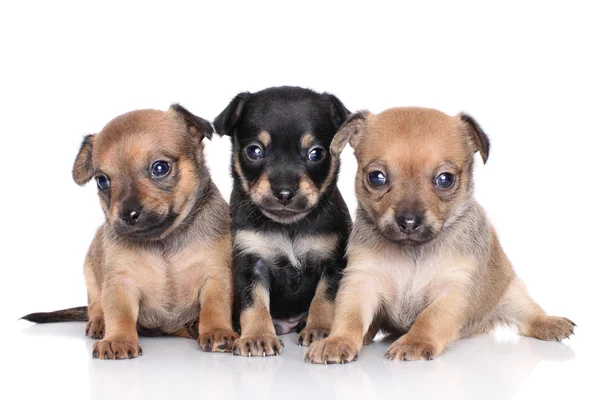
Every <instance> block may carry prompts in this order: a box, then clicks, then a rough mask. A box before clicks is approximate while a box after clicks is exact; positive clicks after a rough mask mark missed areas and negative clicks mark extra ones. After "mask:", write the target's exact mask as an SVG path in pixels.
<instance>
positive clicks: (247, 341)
mask: <svg viewBox="0 0 600 400" xmlns="http://www.w3.org/2000/svg"><path fill="white" fill-rule="evenodd" d="M250 290H251V303H250V304H246V305H245V306H243V307H242V312H241V315H240V324H241V326H242V336H241V337H240V338H239V339H238V340H236V341H235V343H234V344H233V354H235V355H238V356H248V357H251V356H262V357H265V356H273V355H279V353H281V349H282V347H283V343H282V342H281V341H280V340H279V339H278V338H277V335H275V326H274V325H273V320H272V319H271V313H270V312H269V291H268V290H267V289H266V288H265V287H264V286H263V285H262V283H260V282H255V283H254V287H252V288H250Z"/></svg>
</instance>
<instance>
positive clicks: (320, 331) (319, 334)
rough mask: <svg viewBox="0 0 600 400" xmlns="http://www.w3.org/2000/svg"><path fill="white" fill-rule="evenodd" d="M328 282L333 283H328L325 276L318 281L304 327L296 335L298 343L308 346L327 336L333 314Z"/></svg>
mask: <svg viewBox="0 0 600 400" xmlns="http://www.w3.org/2000/svg"><path fill="white" fill-rule="evenodd" d="M330 284H331V285H333V284H335V283H334V282H332V283H329V279H328V278H327V277H325V276H324V277H322V278H321V280H320V281H319V284H318V285H317V291H316V292H315V297H314V298H313V300H312V302H311V303H310V308H309V310H308V319H307V320H306V327H305V328H304V329H302V331H301V332H300V334H299V335H298V344H301V345H303V346H309V345H310V344H311V343H312V342H316V341H318V340H321V339H324V338H326V337H327V336H329V332H330V331H331V324H332V322H333V314H334V298H331V293H329V285H330Z"/></svg>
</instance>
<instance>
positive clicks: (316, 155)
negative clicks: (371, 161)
mask: <svg viewBox="0 0 600 400" xmlns="http://www.w3.org/2000/svg"><path fill="white" fill-rule="evenodd" d="M348 114H349V113H348V110H347V109H346V108H345V107H344V105H343V104H342V103H341V102H340V101H339V100H338V99H337V98H336V97H335V96H333V95H330V94H327V93H324V94H319V93H315V92H313V91H312V90H308V89H301V88H296V87H278V88H270V89H266V90H263V91H260V92H257V93H253V94H251V93H240V94H239V95H238V96H236V97H235V98H234V99H233V101H232V102H231V103H230V104H229V106H228V107H227V108H226V109H225V110H224V111H223V112H222V113H221V114H220V115H219V116H218V117H217V118H216V120H215V122H214V125H215V128H216V130H217V132H218V133H220V134H221V135H228V136H231V138H232V147H233V149H232V159H231V160H232V161H231V162H232V168H231V171H232V175H233V179H234V186H233V192H232V194H231V202H230V207H231V229H232V235H233V243H234V250H233V251H234V253H233V254H234V260H233V271H234V291H235V310H236V312H235V314H237V315H238V317H239V319H240V325H241V337H240V339H239V340H237V341H236V343H235V344H234V347H233V353H234V354H238V355H247V356H256V355H259V356H265V355H274V354H279V352H280V351H281V344H280V341H279V340H278V339H277V336H276V334H284V333H288V332H289V331H290V330H291V329H293V328H294V327H296V326H297V325H298V327H302V325H304V324H305V327H304V329H303V330H302V331H301V332H300V335H299V337H298V342H299V343H300V344H303V345H309V344H310V343H311V342H312V341H314V340H318V339H320V338H322V337H325V336H327V334H328V333H329V329H330V326H331V321H332V319H333V301H334V299H335V296H336V293H337V289H338V282H339V279H340V276H341V272H342V270H343V268H344V267H345V265H346V260H345V257H344V251H345V246H346V242H347V238H348V235H349V230H350V226H351V219H350V215H349V213H348V209H347V207H346V204H345V203H344V200H343V199H342V196H341V194H340V192H339V190H338V188H337V185H336V181H337V175H338V170H339V159H338V158H337V157H333V156H332V155H331V154H330V152H329V145H330V143H331V140H332V139H333V137H334V135H335V132H336V131H337V129H338V128H339V127H340V126H341V125H342V123H343V122H344V120H345V119H346V116H347V115H348ZM309 308H310V310H309ZM307 312H308V318H307V320H306V321H305V322H304V320H303V318H304V317H305V316H306V313H307ZM236 319H237V318H236Z"/></svg>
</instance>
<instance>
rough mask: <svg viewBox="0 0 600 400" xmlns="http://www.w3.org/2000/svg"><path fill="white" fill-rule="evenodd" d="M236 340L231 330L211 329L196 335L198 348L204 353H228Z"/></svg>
mask: <svg viewBox="0 0 600 400" xmlns="http://www.w3.org/2000/svg"><path fill="white" fill-rule="evenodd" d="M237 338H239V336H238V334H237V333H235V332H234V331H232V330H231V329H213V330H209V331H207V332H203V333H200V334H199V335H198V346H200V348H201V349H202V350H204V351H216V352H228V351H231V348H232V346H233V342H234V341H235V340H236V339H237Z"/></svg>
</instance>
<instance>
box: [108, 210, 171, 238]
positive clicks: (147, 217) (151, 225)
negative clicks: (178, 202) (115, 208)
mask: <svg viewBox="0 0 600 400" xmlns="http://www.w3.org/2000/svg"><path fill="white" fill-rule="evenodd" d="M175 218H177V215H176V214H175V213H173V212H170V213H168V214H166V215H160V214H157V213H153V212H146V211H145V210H143V209H141V208H140V209H136V210H133V209H131V210H129V209H128V210H123V211H122V212H121V213H119V219H118V220H117V221H115V222H114V223H113V227H114V231H115V233H116V234H117V235H119V236H122V237H126V238H128V239H132V240H137V241H144V240H157V239H160V238H161V236H162V234H163V233H164V232H165V231H166V230H167V229H169V228H170V227H171V225H172V224H173V222H174V221H175Z"/></svg>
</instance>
